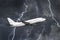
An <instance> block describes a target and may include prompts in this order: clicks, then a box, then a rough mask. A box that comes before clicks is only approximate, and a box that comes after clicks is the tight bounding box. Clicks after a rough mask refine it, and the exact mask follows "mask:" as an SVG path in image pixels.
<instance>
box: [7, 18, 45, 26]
mask: <svg viewBox="0 0 60 40" xmlns="http://www.w3.org/2000/svg"><path fill="white" fill-rule="evenodd" d="M7 20H8V22H9V24H10V25H11V27H21V26H25V25H31V24H35V23H38V22H43V21H45V20H46V18H42V17H39V18H34V19H30V20H26V21H21V22H15V21H14V20H12V19H11V18H9V17H8V18H7Z"/></svg>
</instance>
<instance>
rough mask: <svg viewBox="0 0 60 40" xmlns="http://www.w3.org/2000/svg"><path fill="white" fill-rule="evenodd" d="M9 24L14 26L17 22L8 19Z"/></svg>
mask: <svg viewBox="0 0 60 40" xmlns="http://www.w3.org/2000/svg"><path fill="white" fill-rule="evenodd" d="M7 20H8V22H9V23H10V25H13V24H14V23H15V21H13V20H12V19H11V18H9V17H8V18H7Z"/></svg>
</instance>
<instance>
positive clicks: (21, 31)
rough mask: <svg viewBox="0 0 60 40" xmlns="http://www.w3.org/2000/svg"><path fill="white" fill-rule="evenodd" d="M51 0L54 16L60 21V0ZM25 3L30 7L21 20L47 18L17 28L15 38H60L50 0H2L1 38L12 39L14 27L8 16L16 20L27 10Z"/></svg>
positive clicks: (0, 0) (18, 39) (34, 39)
mask: <svg viewBox="0 0 60 40" xmlns="http://www.w3.org/2000/svg"><path fill="white" fill-rule="evenodd" d="M50 2H51V8H52V11H53V14H54V17H55V19H56V20H57V21H58V22H59V23H60V0H50ZM24 3H25V4H26V5H28V8H27V12H26V13H25V14H24V16H23V17H22V19H21V21H22V20H23V21H24V20H28V19H32V18H36V17H44V18H46V19H47V20H46V21H44V22H42V23H37V24H34V25H33V26H30V25H29V26H24V27H18V28H16V31H15V37H14V40H60V27H58V26H57V25H56V22H55V21H54V20H53V19H52V18H51V13H50V10H49V2H48V0H27V1H26V0H0V40H12V37H13V28H11V27H10V25H9V23H8V21H7V17H10V18H11V19H13V20H14V21H16V20H17V19H18V18H19V17H20V16H21V13H22V12H24V11H25V6H24ZM44 28H45V29H44ZM43 29H44V31H43ZM42 31H43V32H42ZM40 35H41V37H40Z"/></svg>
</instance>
